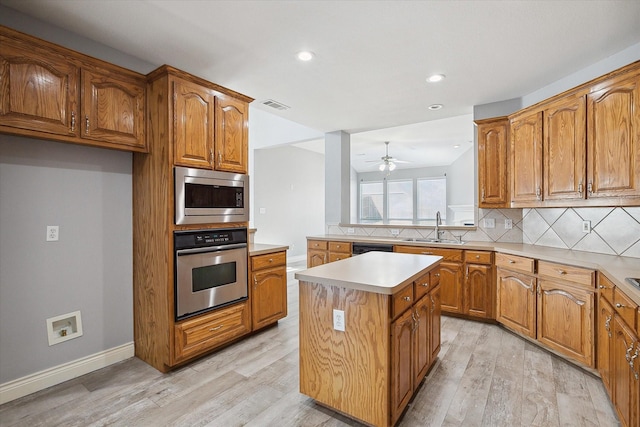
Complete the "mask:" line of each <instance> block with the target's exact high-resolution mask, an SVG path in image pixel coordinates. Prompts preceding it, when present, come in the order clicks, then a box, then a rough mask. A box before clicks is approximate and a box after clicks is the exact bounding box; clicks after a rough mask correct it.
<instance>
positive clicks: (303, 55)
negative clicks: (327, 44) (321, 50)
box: [296, 50, 316, 62]
mask: <svg viewBox="0 0 640 427" xmlns="http://www.w3.org/2000/svg"><path fill="white" fill-rule="evenodd" d="M315 56H316V55H315V53H313V52H311V51H309V50H302V51H300V52H298V53H297V54H296V58H298V59H299V60H300V61H304V62H306V61H311V60H312V59H313V58H314V57H315Z"/></svg>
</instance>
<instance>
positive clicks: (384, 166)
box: [378, 163, 387, 172]
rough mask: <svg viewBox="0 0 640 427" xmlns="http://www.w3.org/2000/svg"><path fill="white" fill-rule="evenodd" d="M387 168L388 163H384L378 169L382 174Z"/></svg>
mask: <svg viewBox="0 0 640 427" xmlns="http://www.w3.org/2000/svg"><path fill="white" fill-rule="evenodd" d="M386 167H387V164H386V163H382V164H380V166H378V169H379V170H380V172H383V171H384V169H385V168H386Z"/></svg>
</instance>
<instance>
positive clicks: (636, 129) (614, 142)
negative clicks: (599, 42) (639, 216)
mask: <svg viewBox="0 0 640 427" xmlns="http://www.w3.org/2000/svg"><path fill="white" fill-rule="evenodd" d="M623 77H626V76H623ZM607 83H608V84H607ZM607 83H605V84H603V85H602V88H598V89H597V90H595V91H593V92H591V93H589V94H588V95H587V111H588V114H587V136H588V141H589V144H588V150H589V151H588V156H587V159H588V167H587V177H588V178H587V179H588V183H587V191H588V197H589V198H592V199H594V198H602V197H623V198H627V197H636V198H637V197H640V76H639V73H638V72H636V73H635V75H634V76H633V77H631V78H619V79H614V80H613V81H611V82H607Z"/></svg>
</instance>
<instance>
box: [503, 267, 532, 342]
mask: <svg viewBox="0 0 640 427" xmlns="http://www.w3.org/2000/svg"><path fill="white" fill-rule="evenodd" d="M535 290H536V278H535V277H533V276H528V275H525V274H521V273H514V272H511V271H507V270H503V269H500V268H498V270H497V306H496V319H497V320H498V321H499V322H500V323H502V324H504V325H506V326H508V327H510V328H511V329H513V330H515V331H516V332H518V333H521V334H522V335H526V336H528V337H531V338H535V337H536V292H535Z"/></svg>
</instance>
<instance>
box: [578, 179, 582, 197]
mask: <svg viewBox="0 0 640 427" xmlns="http://www.w3.org/2000/svg"><path fill="white" fill-rule="evenodd" d="M578 193H580V194H582V181H580V184H578Z"/></svg>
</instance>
